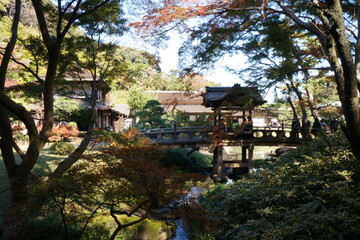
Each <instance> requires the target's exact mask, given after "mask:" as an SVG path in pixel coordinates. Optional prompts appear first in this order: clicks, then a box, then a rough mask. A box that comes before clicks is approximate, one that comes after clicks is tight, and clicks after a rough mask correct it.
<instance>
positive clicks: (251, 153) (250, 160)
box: [248, 144, 254, 174]
mask: <svg viewBox="0 0 360 240" xmlns="http://www.w3.org/2000/svg"><path fill="white" fill-rule="evenodd" d="M248 149H249V151H248V170H249V174H252V173H253V167H254V160H253V158H254V144H249V146H248Z"/></svg>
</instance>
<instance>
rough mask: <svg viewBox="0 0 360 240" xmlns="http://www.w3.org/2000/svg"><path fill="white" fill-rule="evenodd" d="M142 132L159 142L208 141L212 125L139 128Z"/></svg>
mask: <svg viewBox="0 0 360 240" xmlns="http://www.w3.org/2000/svg"><path fill="white" fill-rule="evenodd" d="M138 132H139V133H140V134H142V135H143V136H145V137H148V138H150V139H151V140H154V141H156V142H158V143H162V142H204V143H205V142H208V141H209V139H210V137H211V135H212V128H211V127H173V128H154V129H143V130H138Z"/></svg>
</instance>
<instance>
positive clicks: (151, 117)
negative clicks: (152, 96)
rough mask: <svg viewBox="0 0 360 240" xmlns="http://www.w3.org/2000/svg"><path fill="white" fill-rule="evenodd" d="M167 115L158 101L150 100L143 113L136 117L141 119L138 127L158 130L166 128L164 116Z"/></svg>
mask: <svg viewBox="0 0 360 240" xmlns="http://www.w3.org/2000/svg"><path fill="white" fill-rule="evenodd" d="M163 115H165V112H164V108H163V107H162V106H161V104H160V102H159V101H157V100H149V101H147V102H146V104H145V106H144V107H143V108H142V110H141V111H138V112H137V113H136V114H135V116H136V117H138V118H139V121H138V122H137V125H138V126H139V127H140V128H158V127H164V126H165V120H164V119H163V118H162V116H163Z"/></svg>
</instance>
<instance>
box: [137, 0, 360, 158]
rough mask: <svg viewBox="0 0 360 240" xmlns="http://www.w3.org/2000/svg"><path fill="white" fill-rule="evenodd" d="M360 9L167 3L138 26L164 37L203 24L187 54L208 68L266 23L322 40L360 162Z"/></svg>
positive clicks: (330, 0)
mask: <svg viewBox="0 0 360 240" xmlns="http://www.w3.org/2000/svg"><path fill="white" fill-rule="evenodd" d="M150 6H152V5H150ZM152 7H153V6H152ZM359 7H360V4H359V3H358V2H342V1H340V0H326V1H322V2H320V1H315V0H313V1H310V2H306V3H305V2H303V1H292V0H289V1H283V0H268V1H258V0H254V1H216V0H209V1H205V2H198V1H176V2H174V1H168V0H164V1H161V4H158V5H157V7H156V8H152V9H150V11H149V12H148V14H147V15H146V17H145V18H144V21H142V22H139V23H135V24H134V25H136V26H138V27H143V29H146V31H148V32H149V30H151V29H152V30H153V31H152V33H159V32H166V31H165V30H166V28H167V29H169V28H173V27H176V26H182V27H184V24H185V23H186V20H188V19H192V18H195V17H197V19H198V20H199V21H200V20H203V21H202V22H201V24H199V25H197V26H196V27H195V28H194V30H193V31H192V33H191V35H190V37H191V38H190V40H189V41H188V42H187V44H186V46H185V47H184V48H183V49H182V52H188V53H189V52H190V53H194V54H192V55H193V58H190V59H189V58H186V61H187V62H190V63H196V64H200V65H201V66H204V65H205V66H209V65H210V63H212V62H214V61H215V60H216V59H218V58H219V56H221V55H223V54H225V53H228V52H230V53H236V52H237V51H238V50H239V46H240V45H241V43H242V40H243V39H244V38H246V37H247V36H249V34H252V33H253V31H255V32H256V31H257V27H258V26H262V24H263V19H264V18H265V19H266V18H268V17H272V16H274V15H276V16H279V18H286V19H289V20H290V22H291V24H292V25H296V26H297V27H298V28H299V29H300V30H301V32H303V33H308V34H310V35H311V36H315V37H316V38H317V43H318V45H319V46H320V47H319V49H322V52H321V54H322V56H324V57H325V58H326V62H327V63H328V64H327V67H330V68H331V71H332V72H333V75H334V81H335V82H336V85H337V93H338V95H339V98H340V101H341V104H342V109H343V113H344V116H345V120H346V127H347V129H346V136H347V138H348V140H349V143H350V145H351V148H352V151H353V153H354V154H355V156H356V158H357V159H359V160H360V147H359V142H360V112H359V111H360V110H359V106H358V105H359V96H358V90H359V86H360V84H359V82H360V81H359V79H358V74H357V73H358V72H359V68H358V63H359V59H360V57H359V56H360V51H359V44H358V42H359V41H358V40H359V37H360V36H359V35H358V34H357V30H358V27H359V25H358V24H359V23H358V21H357V19H358V11H357V10H358V9H359ZM164 29H165V30H164ZM193 40H195V41H193ZM191 59H192V60H193V61H191ZM322 64H325V62H324V63H322ZM190 65H191V64H190Z"/></svg>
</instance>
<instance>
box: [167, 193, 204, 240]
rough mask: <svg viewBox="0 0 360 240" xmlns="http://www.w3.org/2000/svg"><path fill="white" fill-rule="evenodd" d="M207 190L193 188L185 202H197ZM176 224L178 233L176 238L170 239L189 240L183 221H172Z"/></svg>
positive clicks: (171, 239)
mask: <svg viewBox="0 0 360 240" xmlns="http://www.w3.org/2000/svg"><path fill="white" fill-rule="evenodd" d="M205 190H206V189H205V188H202V187H192V188H190V190H189V192H188V194H187V195H186V196H185V197H184V201H189V200H191V201H197V199H198V198H199V197H200V195H201V193H202V192H204V191H205ZM172 222H173V223H175V224H176V232H175V236H174V237H172V238H170V239H169V240H189V237H188V234H187V232H186V228H185V226H184V224H183V220H182V219H177V220H174V221H172Z"/></svg>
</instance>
